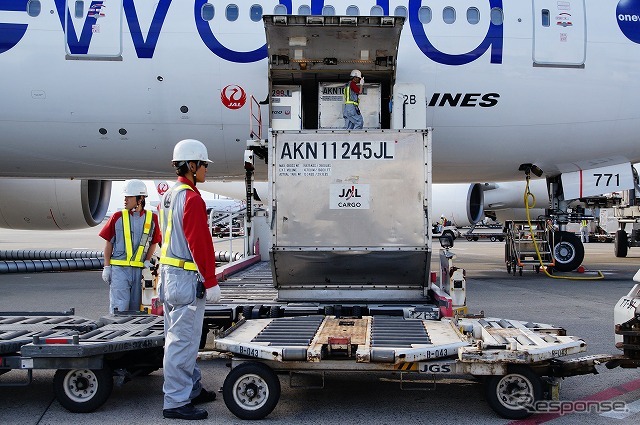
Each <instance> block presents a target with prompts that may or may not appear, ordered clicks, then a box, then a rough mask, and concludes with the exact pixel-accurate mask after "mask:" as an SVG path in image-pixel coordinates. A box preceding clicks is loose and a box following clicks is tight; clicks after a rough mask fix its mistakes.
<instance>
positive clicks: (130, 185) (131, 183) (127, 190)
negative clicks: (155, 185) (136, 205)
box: [122, 180, 148, 196]
mask: <svg viewBox="0 0 640 425" xmlns="http://www.w3.org/2000/svg"><path fill="white" fill-rule="evenodd" d="M122 194H123V195H124V196H148V195H147V185H145V184H144V183H143V182H142V180H127V181H126V182H124V187H123V188H122Z"/></svg>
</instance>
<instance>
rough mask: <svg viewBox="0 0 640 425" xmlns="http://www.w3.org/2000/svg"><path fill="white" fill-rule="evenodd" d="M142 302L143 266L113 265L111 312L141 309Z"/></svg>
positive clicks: (110, 292)
mask: <svg viewBox="0 0 640 425" xmlns="http://www.w3.org/2000/svg"><path fill="white" fill-rule="evenodd" d="M141 303H142V268H141V267H130V266H111V283H110V284H109V312H111V313H113V311H114V310H115V309H116V308H117V309H118V311H140V304H141Z"/></svg>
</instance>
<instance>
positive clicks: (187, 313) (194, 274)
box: [160, 139, 220, 419]
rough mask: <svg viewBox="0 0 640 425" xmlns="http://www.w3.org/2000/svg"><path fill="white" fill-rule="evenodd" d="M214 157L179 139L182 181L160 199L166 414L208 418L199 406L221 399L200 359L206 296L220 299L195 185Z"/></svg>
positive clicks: (202, 207)
mask: <svg viewBox="0 0 640 425" xmlns="http://www.w3.org/2000/svg"><path fill="white" fill-rule="evenodd" d="M211 162H212V161H211V160H210V159H209V158H208V153H207V148H206V147H205V146H204V144H202V143H201V142H199V141H197V140H193V139H187V140H182V141H180V142H178V143H177V144H176V146H175V148H174V150H173V167H174V168H175V170H176V174H177V175H178V181H177V183H176V184H175V185H174V186H173V188H172V189H171V190H169V191H167V192H166V193H165V194H164V196H163V198H162V200H161V201H160V226H161V228H162V249H161V256H160V283H161V289H160V299H161V300H162V301H163V303H164V337H165V345H164V363H163V370H164V385H163V387H162V389H163V391H164V403H163V411H162V415H163V416H164V417H165V418H178V419H204V418H206V417H207V416H208V412H207V411H206V410H204V409H201V408H197V407H195V405H196V404H200V403H206V402H209V401H213V400H215V398H216V395H215V393H213V392H209V391H207V390H205V389H204V388H202V385H201V383H200V378H201V374H200V368H199V367H198V365H197V364H196V356H197V354H198V347H199V344H200V335H201V334H202V321H203V319H204V308H205V301H206V302H213V303H215V302H218V301H219V300H220V287H219V286H218V281H217V279H216V263H215V256H214V251H213V241H212V239H211V233H209V226H208V224H207V213H206V204H205V202H204V200H203V199H202V197H201V196H200V192H199V191H198V189H196V183H202V182H204V181H205V178H206V173H207V167H208V166H209V163H211ZM205 294H206V300H205Z"/></svg>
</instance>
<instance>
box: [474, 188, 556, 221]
mask: <svg viewBox="0 0 640 425" xmlns="http://www.w3.org/2000/svg"><path fill="white" fill-rule="evenodd" d="M480 186H481V187H482V189H481V190H482V191H483V192H484V205H483V206H484V211H485V212H487V215H491V216H492V217H493V218H495V219H497V220H498V221H500V222H502V223H504V222H505V221H507V220H526V219H527V213H526V209H525V205H524V190H525V182H523V181H519V182H518V181H513V182H501V183H485V184H483V185H480ZM529 191H530V192H531V193H532V194H533V196H534V197H535V206H534V208H533V209H531V211H530V215H531V219H532V220H535V219H536V217H538V216H539V215H541V214H544V209H545V208H547V207H548V206H549V195H548V192H547V184H546V181H545V180H544V179H541V180H531V181H530V182H529ZM529 202H531V201H529Z"/></svg>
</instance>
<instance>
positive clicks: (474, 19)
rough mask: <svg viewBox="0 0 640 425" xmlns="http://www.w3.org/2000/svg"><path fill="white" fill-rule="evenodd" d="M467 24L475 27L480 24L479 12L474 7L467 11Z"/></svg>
mask: <svg viewBox="0 0 640 425" xmlns="http://www.w3.org/2000/svg"><path fill="white" fill-rule="evenodd" d="M467 22H469V23H470V24H471V25H475V24H477V23H478V22H480V11H479V10H478V9H476V8H475V7H470V8H469V9H467Z"/></svg>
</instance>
